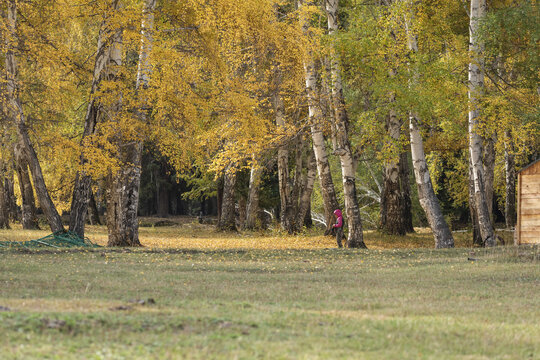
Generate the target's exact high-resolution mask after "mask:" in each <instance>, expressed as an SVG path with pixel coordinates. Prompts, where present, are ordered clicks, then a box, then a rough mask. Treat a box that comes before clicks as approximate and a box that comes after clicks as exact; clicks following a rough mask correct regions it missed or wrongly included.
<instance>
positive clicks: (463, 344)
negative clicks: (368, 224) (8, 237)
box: [0, 229, 540, 359]
mask: <svg viewBox="0 0 540 360" xmlns="http://www.w3.org/2000/svg"><path fill="white" fill-rule="evenodd" d="M148 231H150V232H152V231H153V232H154V236H155V238H156V239H159V238H160V236H159V235H158V233H159V231H167V230H165V229H163V230H158V229H153V230H152V229H148ZM143 233H144V232H143ZM2 234H5V233H2ZM208 235H211V234H208ZM230 236H231V235H230ZM237 238H238V239H237ZM261 238H264V237H261ZM306 238H307V239H309V237H306ZM143 239H144V237H143ZM193 239H195V240H193V241H203V240H201V239H206V240H205V241H223V242H226V241H227V239H228V238H227V236H222V235H219V236H218V235H215V236H214V237H210V236H209V237H208V238H203V237H201V238H199V237H194V238H193ZM210 239H212V240H210ZM255 239H257V237H255V236H253V237H247V240H243V239H242V238H241V237H234V240H231V239H229V240H231V241H250V242H255V241H256V240H255ZM283 239H284V241H285V240H286V239H287V238H286V237H283ZM171 241H172V240H171ZM182 241H187V240H182ZM302 241H308V240H302ZM331 245H332V242H330V243H329V244H328V245H321V246H327V247H331ZM265 246H267V245H265ZM372 248H373V244H372ZM539 254H540V250H539V249H538V248H534V247H533V248H515V247H508V248H496V249H489V250H482V249H475V250H471V249H465V248H461V249H452V250H442V251H436V250H431V249H395V250H377V249H371V250H368V251H365V250H338V249H333V248H328V249H311V250H306V249H303V250H298V249H286V250H283V249H281V250H280V249H247V248H244V249H209V248H201V249H195V248H194V247H193V246H191V248H187V247H186V248H180V247H177V248H167V249H159V248H158V249H151V248H149V247H145V248H141V249H135V250H123V249H97V250H83V251H80V250H57V249H56V250H55V249H41V250H7V251H6V250H4V251H0V257H1V258H2V261H1V262H0V306H1V307H0V334H1V336H0V349H1V351H0V358H2V359H42V358H50V359H149V358H160V359H539V358H540V326H538V324H539V323H540V307H539V306H538V305H539V300H538V294H539V293H540V262H539V256H540V255H539Z"/></svg>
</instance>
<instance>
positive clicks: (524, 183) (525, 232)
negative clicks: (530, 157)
mask: <svg viewBox="0 0 540 360" xmlns="http://www.w3.org/2000/svg"><path fill="white" fill-rule="evenodd" d="M515 243H516V245H521V244H540V159H538V160H536V161H535V162H533V163H532V164H530V165H529V166H527V167H525V168H523V169H522V170H521V171H520V172H519V173H518V191H517V225H516V233H515Z"/></svg>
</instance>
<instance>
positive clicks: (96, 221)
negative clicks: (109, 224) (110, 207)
mask: <svg viewBox="0 0 540 360" xmlns="http://www.w3.org/2000/svg"><path fill="white" fill-rule="evenodd" d="M88 216H89V217H90V224H91V225H101V219H100V218H99V211H98V207H97V203H96V198H95V197H94V193H93V191H92V189H90V200H89V202H88Z"/></svg>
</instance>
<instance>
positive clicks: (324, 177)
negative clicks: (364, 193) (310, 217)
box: [298, 1, 339, 229]
mask: <svg viewBox="0 0 540 360" xmlns="http://www.w3.org/2000/svg"><path fill="white" fill-rule="evenodd" d="M308 5H312V2H311V1H309V2H308ZM298 6H299V7H301V6H302V2H299V4H298ZM301 25H302V29H303V31H304V34H306V35H308V36H309V24H308V20H307V19H305V18H303V19H301ZM304 72H305V78H306V80H305V83H306V93H307V99H308V108H309V110H308V112H309V119H310V124H311V137H312V140H313V151H314V153H315V159H316V161H317V172H318V174H319V181H320V183H321V192H322V196H323V202H324V212H325V217H326V220H327V224H328V227H327V229H329V228H330V226H331V224H332V220H333V217H334V215H333V212H334V210H336V209H338V208H339V204H338V201H337V198H336V191H335V188H334V183H333V181H332V174H331V173H330V164H329V162H328V154H327V152H326V146H325V142H324V135H323V132H322V129H321V126H320V122H321V120H322V112H321V109H320V107H319V104H318V101H317V99H318V96H317V70H316V69H315V61H314V60H313V54H312V52H311V51H308V53H307V55H306V58H305V59H304Z"/></svg>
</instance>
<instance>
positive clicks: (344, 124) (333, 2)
mask: <svg viewBox="0 0 540 360" xmlns="http://www.w3.org/2000/svg"><path fill="white" fill-rule="evenodd" d="M325 2H326V12H327V15H328V34H329V35H330V37H335V36H336V35H337V34H336V33H337V29H338V22H337V21H338V18H337V16H338V4H339V0H326V1H325ZM330 73H331V75H332V83H331V88H332V98H333V105H334V113H335V119H336V138H337V145H338V149H336V151H335V152H336V154H337V155H339V159H340V161H341V174H342V178H343V196H344V198H345V211H346V214H347V225H348V228H349V234H348V237H347V246H348V247H350V248H366V245H365V243H364V237H363V233H362V220H361V218H360V207H359V206H358V199H357V197H356V174H355V172H354V164H353V157H352V152H351V144H350V142H349V115H348V114H347V109H346V108H345V98H344V97H343V85H342V82H341V70H340V68H339V59H338V55H337V53H336V51H335V49H332V54H331V56H330Z"/></svg>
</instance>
